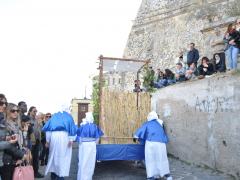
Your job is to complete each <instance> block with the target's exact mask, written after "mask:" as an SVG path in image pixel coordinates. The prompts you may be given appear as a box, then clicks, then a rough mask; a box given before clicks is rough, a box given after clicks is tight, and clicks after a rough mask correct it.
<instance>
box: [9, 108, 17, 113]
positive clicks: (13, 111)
mask: <svg viewBox="0 0 240 180" xmlns="http://www.w3.org/2000/svg"><path fill="white" fill-rule="evenodd" d="M10 112H11V113H15V112H17V113H18V112H19V110H18V109H11V110H10Z"/></svg>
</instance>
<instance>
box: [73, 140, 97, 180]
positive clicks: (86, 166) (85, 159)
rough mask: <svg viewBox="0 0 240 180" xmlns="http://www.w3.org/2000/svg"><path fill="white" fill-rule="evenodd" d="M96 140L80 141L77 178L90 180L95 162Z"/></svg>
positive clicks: (78, 179)
mask: <svg viewBox="0 0 240 180" xmlns="http://www.w3.org/2000/svg"><path fill="white" fill-rule="evenodd" d="M96 153H97V150H96V142H95V141H92V142H80V143H79V151H78V159H79V162H78V175H77V180H92V176H93V173H94V168H95V163H96Z"/></svg>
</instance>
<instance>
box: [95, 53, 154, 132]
mask: <svg viewBox="0 0 240 180" xmlns="http://www.w3.org/2000/svg"><path fill="white" fill-rule="evenodd" d="M98 60H99V67H98V69H99V125H100V126H102V127H103V128H104V123H103V108H102V106H103V100H102V94H103V93H102V89H103V80H104V79H103V71H104V61H127V62H133V63H143V65H142V66H141V67H140V68H139V69H137V71H136V72H137V80H139V73H140V71H141V69H142V68H143V67H144V66H146V65H148V64H149V63H150V62H151V60H139V59H127V58H114V57H104V56H103V55H100V56H99V58H98ZM138 97H139V92H137V108H138Z"/></svg>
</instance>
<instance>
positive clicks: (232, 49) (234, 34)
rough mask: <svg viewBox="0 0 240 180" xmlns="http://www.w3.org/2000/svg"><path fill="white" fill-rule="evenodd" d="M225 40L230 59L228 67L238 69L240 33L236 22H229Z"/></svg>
mask: <svg viewBox="0 0 240 180" xmlns="http://www.w3.org/2000/svg"><path fill="white" fill-rule="evenodd" d="M224 41H225V43H226V48H225V49H226V52H227V57H228V58H227V60H228V69H229V70H236V69H237V60H238V53H239V48H240V33H239V32H238V31H237V30H236V26H235V25H234V24H232V23H231V24H229V25H228V28H227V31H226V33H225V35H224Z"/></svg>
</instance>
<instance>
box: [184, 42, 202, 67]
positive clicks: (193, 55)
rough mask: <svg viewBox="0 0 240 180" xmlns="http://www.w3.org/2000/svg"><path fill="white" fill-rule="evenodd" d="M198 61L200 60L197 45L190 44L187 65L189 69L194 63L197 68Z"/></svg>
mask: <svg viewBox="0 0 240 180" xmlns="http://www.w3.org/2000/svg"><path fill="white" fill-rule="evenodd" d="M198 59H199V52H198V50H197V49H196V48H195V44H194V43H190V44H189V51H188V53H187V64H188V67H190V65H191V64H192V63H194V64H195V65H196V67H197V64H198Z"/></svg>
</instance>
